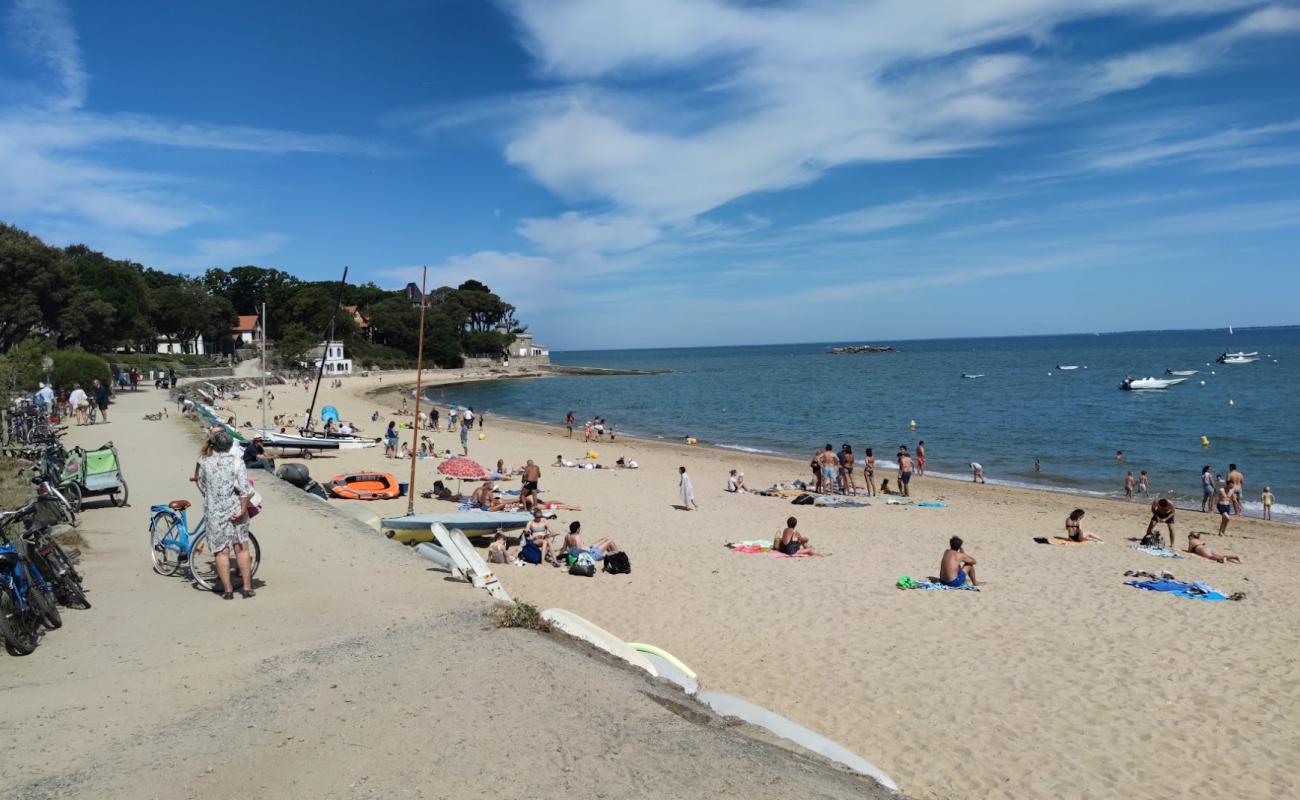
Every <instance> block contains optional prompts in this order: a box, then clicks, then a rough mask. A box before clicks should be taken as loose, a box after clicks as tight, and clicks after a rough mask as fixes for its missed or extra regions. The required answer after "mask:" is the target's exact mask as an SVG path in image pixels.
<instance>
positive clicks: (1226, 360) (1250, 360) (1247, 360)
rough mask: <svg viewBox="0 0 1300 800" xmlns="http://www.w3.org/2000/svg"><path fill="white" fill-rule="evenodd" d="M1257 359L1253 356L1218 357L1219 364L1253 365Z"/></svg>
mask: <svg viewBox="0 0 1300 800" xmlns="http://www.w3.org/2000/svg"><path fill="white" fill-rule="evenodd" d="M1258 360H1259V359H1258V358H1255V357H1253V356H1220V357H1219V363H1220V364H1254V363H1255V362H1256V361H1258Z"/></svg>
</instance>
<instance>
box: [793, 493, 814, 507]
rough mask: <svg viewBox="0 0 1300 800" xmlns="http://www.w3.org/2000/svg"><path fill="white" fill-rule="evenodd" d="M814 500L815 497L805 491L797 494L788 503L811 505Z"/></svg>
mask: <svg viewBox="0 0 1300 800" xmlns="http://www.w3.org/2000/svg"><path fill="white" fill-rule="evenodd" d="M815 502H817V498H815V497H813V496H812V495H810V494H808V493H806V492H805V493H804V494H801V495H799V496H798V497H796V498H795V499H793V500H791V501H790V505H793V506H810V505H812V504H813V503H815Z"/></svg>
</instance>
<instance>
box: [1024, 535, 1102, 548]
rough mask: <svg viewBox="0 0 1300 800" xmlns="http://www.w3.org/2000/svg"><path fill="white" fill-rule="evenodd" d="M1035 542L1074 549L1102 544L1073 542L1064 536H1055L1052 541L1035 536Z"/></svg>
mask: <svg viewBox="0 0 1300 800" xmlns="http://www.w3.org/2000/svg"><path fill="white" fill-rule="evenodd" d="M1034 541H1035V542H1038V543H1039V544H1063V545H1068V546H1074V547H1078V546H1079V545H1083V544H1101V542H1092V541H1085V542H1072V541H1070V540H1069V539H1067V538H1065V537H1064V536H1053V537H1052V538H1050V539H1048V538H1047V537H1046V536H1035V537H1034Z"/></svg>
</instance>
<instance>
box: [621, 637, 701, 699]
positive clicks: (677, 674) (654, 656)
mask: <svg viewBox="0 0 1300 800" xmlns="http://www.w3.org/2000/svg"><path fill="white" fill-rule="evenodd" d="M627 646H628V647H631V648H632V649H633V650H635V651H637V652H638V653H640V654H641V655H642V656H644V657H645V659H646V660H647V661H649V662H650V664H651V666H653V667H654V668H655V671H656V672H657V673H658V674H659V677H661V678H663V679H665V680H668V681H671V682H672V683H675V684H677V685H678V686H680V687H681V688H682V690H683V691H684V692H686V693H687V694H695V693H696V692H698V691H699V690H700V682H699V680H698V679H697V677H698V676H696V674H695V670H693V669H691V668H690V667H688V666H686V665H685V664H683V663H682V662H681V661H680V660H678V658H677V657H676V656H674V655H673V654H672V653H670V652H668V651H667V650H661V649H660V648H658V647H655V646H654V645H652V644H645V643H644V642H628V643H627Z"/></svg>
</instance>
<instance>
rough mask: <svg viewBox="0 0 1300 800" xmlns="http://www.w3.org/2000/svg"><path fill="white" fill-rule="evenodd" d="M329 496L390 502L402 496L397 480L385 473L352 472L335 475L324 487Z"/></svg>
mask: <svg viewBox="0 0 1300 800" xmlns="http://www.w3.org/2000/svg"><path fill="white" fill-rule="evenodd" d="M326 488H327V489H329V491H330V494H332V495H334V496H335V497H341V498H343V499H344V500H392V499H393V498H395V497H401V496H402V490H401V488H400V487H399V486H398V485H397V478H394V477H393V476H392V475H390V474H389V473H387V472H354V473H351V474H347V475H335V476H334V477H333V478H330V482H329V484H328V485H327V486H326Z"/></svg>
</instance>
